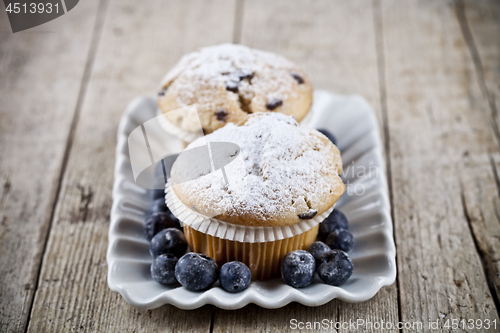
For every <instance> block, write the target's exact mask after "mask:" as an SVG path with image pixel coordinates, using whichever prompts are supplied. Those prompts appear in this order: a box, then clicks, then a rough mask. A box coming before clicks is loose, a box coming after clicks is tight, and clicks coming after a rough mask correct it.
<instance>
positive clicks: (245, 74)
mask: <svg viewBox="0 0 500 333" xmlns="http://www.w3.org/2000/svg"><path fill="white" fill-rule="evenodd" d="M238 77H239V78H240V80H244V79H251V78H253V71H251V70H249V69H242V70H240V71H239V72H238Z"/></svg>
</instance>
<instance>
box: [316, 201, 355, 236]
mask: <svg viewBox="0 0 500 333" xmlns="http://www.w3.org/2000/svg"><path fill="white" fill-rule="evenodd" d="M337 229H346V230H347V229H349V222H348V221H347V218H346V217H345V215H344V213H342V212H341V211H340V210H338V209H334V210H333V212H331V214H330V215H329V216H328V217H327V218H326V219H325V220H324V221H323V222H321V223H320V225H319V230H318V239H319V240H320V241H322V242H324V241H325V240H326V237H328V235H329V234H330V233H331V232H332V231H333V230H337Z"/></svg>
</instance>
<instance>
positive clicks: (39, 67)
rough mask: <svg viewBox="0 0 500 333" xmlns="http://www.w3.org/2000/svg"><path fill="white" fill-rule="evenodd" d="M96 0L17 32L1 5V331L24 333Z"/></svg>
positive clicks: (84, 63) (84, 65) (89, 37)
mask: <svg viewBox="0 0 500 333" xmlns="http://www.w3.org/2000/svg"><path fill="white" fill-rule="evenodd" d="M97 5H98V4H97V3H95V2H93V1H83V2H81V3H80V4H79V5H78V7H76V8H75V9H74V10H73V11H72V12H71V13H69V14H67V15H64V16H62V17H59V18H58V19H56V20H54V21H51V22H49V23H46V24H44V25H41V26H38V27H35V28H32V29H29V30H26V31H22V32H18V33H16V34H13V33H12V30H11V28H10V25H9V23H8V19H7V14H6V12H5V11H4V10H3V9H2V10H0V40H1V42H0V77H1V80H0V184H1V185H0V277H1V278H0V280H1V281H2V282H1V283H0V331H2V332H24V331H25V327H26V324H27V319H28V316H29V312H30V309H31V305H32V302H33V295H34V291H35V288H36V284H37V280H38V273H39V268H40V265H41V260H42V254H43V251H44V248H45V244H46V240H47V233H48V229H49V225H50V220H51V214H52V212H53V209H54V201H55V199H56V193H57V191H58V187H59V179H60V174H61V169H62V166H63V163H64V162H63V161H64V158H65V150H66V145H67V142H68V137H69V135H70V128H71V123H72V120H73V117H74V115H75V110H76V106H77V101H78V96H79V90H80V86H81V83H82V77H83V75H84V70H85V67H86V63H87V55H88V53H89V47H90V45H91V39H92V31H93V28H94V22H95V18H96V15H97Z"/></svg>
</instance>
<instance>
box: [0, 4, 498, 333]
mask: <svg viewBox="0 0 500 333" xmlns="http://www.w3.org/2000/svg"><path fill="white" fill-rule="evenodd" d="M222 42H235V43H242V44H245V45H249V46H251V47H256V48H260V49H265V50H270V51H274V52H277V53H279V54H282V55H284V56H286V57H289V58H290V59H292V60H294V61H295V62H297V63H298V64H300V65H301V66H303V67H304V68H305V70H306V71H307V72H308V73H309V74H310V77H311V79H312V81H313V84H314V86H315V87H316V88H321V89H327V90H330V91H332V92H336V93H340V94H360V95H362V96H364V97H365V98H367V99H368V101H369V102H370V103H371V105H372V106H373V107H374V109H375V110H376V112H377V116H378V120H379V123H380V127H381V130H382V134H383V138H382V139H383V141H384V146H385V156H386V163H387V167H388V179H389V189H390V193H391V201H392V217H393V220H394V237H395V241H396V245H397V264H398V276H397V281H396V282H395V283H394V284H393V285H392V286H390V287H385V288H383V289H382V290H380V291H379V293H378V294H377V295H376V296H375V297H374V298H373V299H371V300H370V301H367V302H364V303H360V304H348V303H345V302H341V301H332V302H330V303H328V304H326V305H324V306H320V307H315V308H310V307H305V306H302V305H300V304H290V305H288V306H286V307H284V308H282V309H278V310H266V309H263V308H259V307H257V306H254V305H249V306H247V307H245V308H243V309H241V310H237V311H224V310H220V309H218V308H215V307H212V306H204V307H203V308H201V309H198V310H194V311H183V310H179V309H177V308H176V307H174V306H163V307H161V308H159V309H156V310H150V311H147V310H140V309H135V308H133V307H131V306H129V305H128V304H127V303H126V302H125V301H124V300H123V299H122V297H121V296H120V295H118V294H116V293H113V292H111V291H110V290H109V289H108V286H107V283H106V273H107V266H106V248H107V246H108V236H107V233H108V227H109V220H110V219H109V214H110V209H111V204H112V198H111V189H112V185H113V166H114V162H115V159H114V156H115V155H114V150H115V145H116V131H117V126H118V121H119V119H120V117H121V115H122V113H123V111H124V108H125V107H126V105H127V104H128V102H130V101H131V100H132V99H133V98H134V97H135V96H138V95H143V94H154V93H155V91H156V89H157V87H158V84H159V82H160V80H161V78H162V76H163V75H164V74H165V72H166V71H167V70H168V69H169V68H170V67H171V66H173V65H174V63H175V62H176V61H177V60H178V59H179V58H180V57H181V56H182V55H183V54H185V53H187V52H189V51H192V50H194V49H196V48H197V47H200V46H206V45H213V44H218V43H222ZM499 100H500V2H498V1H487V0H480V1H473V0H470V1H469V0H463V1H461V0H460V1H431V0H426V1H400V0H374V1H367V0H366V1H363V0H360V1H343V0H337V1H323V0H310V1H289V0H283V1H272V2H271V1H266V0H259V1H250V0H246V1H245V0H235V1H234V0H233V1H231V0H226V1H205V0H184V1H164V2H160V1H135V0H85V1H80V3H79V4H78V5H77V7H75V9H73V10H72V11H71V12H69V13H68V14H66V15H64V16H62V17H60V18H59V19H57V20H55V21H52V22H49V23H47V24H45V25H42V26H39V27H36V28H33V29H30V30H27V31H24V32H19V33H16V34H12V32H11V30H10V26H9V25H8V21H7V17H6V14H5V12H2V13H1V14H0V110H1V111H0V112H1V113H0V115H1V118H0V119H1V121H0V331H2V332H5V331H8V332H10V331H13V332H24V331H28V332H49V331H50V332H52V331H54V332H69V331H71V332H84V331H85V332H157V331H172V332H177V331H188V330H189V331H210V332H212V331H214V332H219V331H254V330H260V331H270V332H275V331H285V330H287V329H289V328H290V320H291V319H297V321H302V322H308V321H309V322H314V321H321V320H322V319H325V318H326V319H329V320H334V321H338V322H347V321H349V319H352V320H356V319H358V318H362V319H365V320H366V321H371V322H381V321H382V320H383V321H384V322H387V321H390V322H392V323H397V322H415V321H421V322H423V323H424V324H426V323H428V322H429V321H436V320H438V321H439V324H440V325H441V326H442V325H444V324H445V323H446V321H447V320H448V319H449V320H451V319H459V320H461V319H467V320H469V319H474V320H476V319H481V320H483V321H484V320H486V319H490V320H495V319H496V320H497V330H498V331H500V322H499V316H498V311H499V308H500V305H499V299H498V294H499V289H500V195H499V192H500V179H499V173H500V150H499V143H500V128H499V122H500V115H499V109H500V104H499ZM424 327H426V325H424ZM423 330H424V331H429V329H427V328H425V329H423ZM443 330H444V331H449V330H451V328H450V329H447V328H443ZM326 331H330V330H329V329H326ZM342 331H343V332H345V331H354V330H353V329H349V328H348V329H345V330H342ZM368 331H370V330H369V329H368ZM374 331H380V330H375V329H374ZM388 331H398V329H393V330H388ZM402 331H408V332H413V331H415V330H414V329H402ZM458 331H461V329H460V330H458ZM469 331H471V330H469ZM478 331H479V330H478ZM481 331H485V332H490V331H491V332H493V331H495V330H493V329H490V330H484V329H483V330H481Z"/></svg>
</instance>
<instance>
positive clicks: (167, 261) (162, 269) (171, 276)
mask: <svg viewBox="0 0 500 333" xmlns="http://www.w3.org/2000/svg"><path fill="white" fill-rule="evenodd" d="M175 264H177V258H176V257H175V256H174V255H172V254H170V253H167V254H162V255H160V256H158V257H156V258H155V260H154V261H153V264H152V265H151V277H152V278H153V280H155V281H156V282H159V283H162V284H172V283H175V282H177V280H176V279H175Z"/></svg>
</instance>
